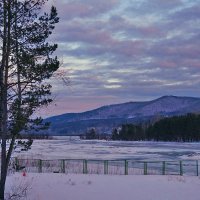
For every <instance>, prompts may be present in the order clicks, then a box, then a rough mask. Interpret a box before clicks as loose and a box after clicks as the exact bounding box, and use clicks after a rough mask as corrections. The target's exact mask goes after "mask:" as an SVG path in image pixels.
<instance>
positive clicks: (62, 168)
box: [61, 160, 65, 173]
mask: <svg viewBox="0 0 200 200" xmlns="http://www.w3.org/2000/svg"><path fill="white" fill-rule="evenodd" d="M61 172H62V173H65V160H61Z"/></svg>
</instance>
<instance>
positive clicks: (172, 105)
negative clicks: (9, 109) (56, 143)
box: [45, 95, 200, 135]
mask: <svg viewBox="0 0 200 200" xmlns="http://www.w3.org/2000/svg"><path fill="white" fill-rule="evenodd" d="M187 113H200V98H198V97H179V96H173V95H167V96H162V97H160V98H157V99H154V100H151V101H136V102H126V103H120V104H111V105H105V106H102V107H99V108H96V109H93V110H89V111H85V112H81V113H65V114H61V115H57V116H52V117H49V118H47V119H45V121H48V122H51V126H50V129H49V134H55V135H69V134H70V135H73V134H81V133H84V132H85V131H86V130H87V129H89V128H93V127H95V128H97V129H98V130H99V131H101V132H111V130H112V129H113V128H114V127H116V126H120V125H121V124H123V123H140V122H143V121H146V120H150V119H151V118H153V117H155V116H156V115H160V116H162V117H169V116H176V115H184V114H187Z"/></svg>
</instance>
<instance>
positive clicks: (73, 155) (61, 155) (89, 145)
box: [13, 139, 200, 161]
mask: <svg viewBox="0 0 200 200" xmlns="http://www.w3.org/2000/svg"><path fill="white" fill-rule="evenodd" d="M13 156H17V157H21V158H29V159H32V158H35V159H103V160H112V159H133V160H154V161H155V160H159V161H160V160H165V161H167V160H181V159H187V160H191V159H200V143H181V142H133V141H130V142H125V141H99V140H90V141H89V140H66V139H63V140H62V139H58V140H55V139H54V140H34V141H33V145H32V147H31V150H29V151H27V152H20V153H17V152H15V154H14V155H13Z"/></svg>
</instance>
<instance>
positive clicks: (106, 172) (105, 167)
mask: <svg viewBox="0 0 200 200" xmlns="http://www.w3.org/2000/svg"><path fill="white" fill-rule="evenodd" d="M104 174H108V160H104Z"/></svg>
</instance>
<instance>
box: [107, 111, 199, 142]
mask: <svg viewBox="0 0 200 200" xmlns="http://www.w3.org/2000/svg"><path fill="white" fill-rule="evenodd" d="M111 139H112V140H126V141H140V140H143V141H144V140H146V141H178V142H194V141H200V115H196V114H187V115H185V116H175V117H170V118H164V119H161V120H159V121H157V122H155V123H153V124H139V125H134V124H123V125H122V126H121V127H120V128H115V129H114V130H113V131H112V136H111Z"/></svg>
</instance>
